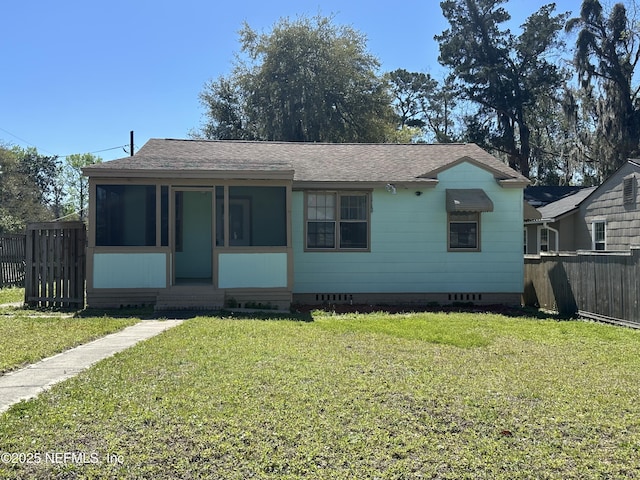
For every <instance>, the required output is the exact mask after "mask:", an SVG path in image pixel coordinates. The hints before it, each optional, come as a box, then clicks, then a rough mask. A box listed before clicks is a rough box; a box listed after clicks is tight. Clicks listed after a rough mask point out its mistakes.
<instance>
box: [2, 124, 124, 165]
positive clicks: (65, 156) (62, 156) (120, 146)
mask: <svg viewBox="0 0 640 480" xmlns="http://www.w3.org/2000/svg"><path fill="white" fill-rule="evenodd" d="M0 130H2V131H3V132H4V133H7V134H9V135H11V136H12V137H14V138H17V139H18V140H20V141H21V142H23V143H26V144H27V145H29V146H30V147H33V148H35V149H36V150H39V151H41V152H45V153H49V154H50V155H53V156H55V157H58V158H67V157H69V156H71V155H75V154H73V153H70V154H69V155H57V154H55V153H53V152H50V151H48V150H45V149H44V148H38V147H37V146H36V145H34V144H33V143H31V142H29V141H27V140H25V139H24V138H20V137H19V136H17V135H15V134H13V133H11V132H10V131H9V130H6V129H4V128H2V127H0ZM120 148H122V149H123V150H124V151H125V152H126V153H130V152H129V148H130V145H129V144H125V145H118V146H117V147H111V148H104V149H102V150H96V151H94V152H84V153H90V154H92V155H93V154H94V153H102V152H108V151H110V150H118V149H120ZM134 148H136V146H135V145H134Z"/></svg>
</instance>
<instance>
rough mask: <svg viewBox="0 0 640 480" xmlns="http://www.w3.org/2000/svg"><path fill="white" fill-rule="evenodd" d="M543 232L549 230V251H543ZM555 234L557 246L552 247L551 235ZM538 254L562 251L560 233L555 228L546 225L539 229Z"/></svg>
mask: <svg viewBox="0 0 640 480" xmlns="http://www.w3.org/2000/svg"><path fill="white" fill-rule="evenodd" d="M542 230H547V249H546V250H542ZM551 233H553V234H554V237H555V242H554V243H555V245H553V246H552V245H551V239H550V235H551ZM537 247H538V253H540V252H544V251H546V252H558V251H560V232H559V231H558V230H556V229H555V228H553V227H550V226H549V224H547V223H544V224H542V225H540V226H539V227H538V245H537Z"/></svg>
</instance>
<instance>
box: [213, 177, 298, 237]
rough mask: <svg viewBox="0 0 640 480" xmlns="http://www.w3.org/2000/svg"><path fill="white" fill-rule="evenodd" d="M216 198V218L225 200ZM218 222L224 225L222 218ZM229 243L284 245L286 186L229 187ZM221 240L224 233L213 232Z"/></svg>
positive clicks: (221, 213)
mask: <svg viewBox="0 0 640 480" xmlns="http://www.w3.org/2000/svg"><path fill="white" fill-rule="evenodd" d="M220 200H221V199H220V198H218V201H219V203H218V217H219V219H218V221H219V222H220V217H222V218H224V202H220ZM219 225H221V226H224V222H223V221H222V222H220V223H219ZM228 227H229V230H228V231H229V239H228V241H229V246H232V247H234V246H238V247H282V246H286V245H287V189H286V188H285V187H244V186H243V187H229V225H228ZM216 237H217V239H218V241H220V239H222V240H223V241H224V233H219V234H217V235H216Z"/></svg>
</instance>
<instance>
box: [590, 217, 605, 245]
mask: <svg viewBox="0 0 640 480" xmlns="http://www.w3.org/2000/svg"><path fill="white" fill-rule="evenodd" d="M591 227H592V228H591V236H592V242H591V243H592V245H591V248H592V249H593V250H606V249H607V224H606V223H605V222H602V221H600V222H593V224H592V225H591Z"/></svg>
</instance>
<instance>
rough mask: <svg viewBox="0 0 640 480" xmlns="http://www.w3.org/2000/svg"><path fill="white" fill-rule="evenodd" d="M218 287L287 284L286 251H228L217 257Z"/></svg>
mask: <svg viewBox="0 0 640 480" xmlns="http://www.w3.org/2000/svg"><path fill="white" fill-rule="evenodd" d="M218 266H219V267H218V268H219V270H218V272H219V273H218V283H219V286H220V288H279V287H286V286H287V254H286V253H229V254H220V256H219V257H218Z"/></svg>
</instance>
